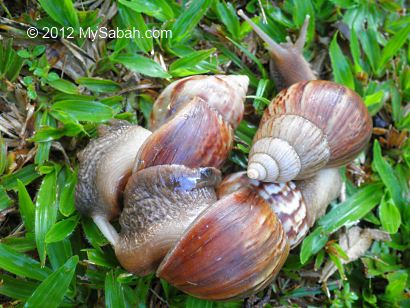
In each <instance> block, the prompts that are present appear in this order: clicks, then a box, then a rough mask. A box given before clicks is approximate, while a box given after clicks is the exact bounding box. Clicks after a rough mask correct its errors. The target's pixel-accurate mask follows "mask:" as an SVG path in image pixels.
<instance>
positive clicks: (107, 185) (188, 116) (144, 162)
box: [75, 75, 249, 245]
mask: <svg viewBox="0 0 410 308" xmlns="http://www.w3.org/2000/svg"><path fill="white" fill-rule="evenodd" d="M201 82H202V83H203V84H204V85H206V86H205V87H200V86H199V85H200V84H201ZM248 83H249V79H248V77H247V76H242V75H215V76H204V75H200V76H191V77H187V78H184V79H181V80H178V81H175V82H173V83H171V84H170V85H169V86H168V87H166V89H165V90H164V91H163V93H162V94H161V95H160V96H159V97H158V99H157V101H156V102H155V104H154V111H153V113H152V117H151V123H159V122H161V123H163V125H162V126H161V127H159V128H158V129H156V130H155V133H154V134H151V132H150V131H149V130H147V129H145V128H143V127H141V126H138V125H131V124H129V123H128V122H126V121H118V120H115V121H112V123H111V126H101V127H100V128H99V131H98V132H99V134H100V138H97V139H95V140H93V141H92V142H90V143H89V144H88V145H87V147H86V148H85V149H84V150H83V151H82V152H81V153H79V155H78V158H79V162H80V168H79V171H78V183H77V186H76V192H75V203H76V207H77V209H78V210H79V212H80V213H82V214H83V215H85V216H90V217H92V218H93V220H94V222H95V223H96V224H97V226H98V227H99V229H100V230H101V231H102V233H103V234H104V235H105V236H106V238H107V239H108V240H109V241H110V243H111V244H113V245H114V244H115V243H116V242H117V240H118V234H117V232H116V230H115V229H114V228H113V227H112V225H111V224H110V223H109V221H110V220H112V219H114V218H116V217H117V216H118V215H119V213H120V212H121V205H122V199H123V191H124V188H125V185H126V184H127V182H128V180H129V177H130V175H131V174H132V172H133V170H134V172H136V171H137V170H141V169H144V168H148V167H150V166H154V165H163V164H180V163H181V162H183V163H184V165H185V166H187V167H192V168H194V167H219V166H220V165H221V164H222V162H223V161H224V160H225V159H226V158H227V156H228V154H229V151H230V149H231V147H232V143H233V130H234V129H235V128H236V126H237V125H238V124H239V122H240V121H241V119H242V114H243V108H244V107H243V102H244V100H245V95H246V92H247V88H248ZM181 97H182V98H184V99H181ZM152 126H153V124H152ZM142 145H144V147H142ZM137 156H138V158H136V157H137Z"/></svg>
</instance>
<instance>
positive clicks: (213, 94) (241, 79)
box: [150, 75, 249, 130]
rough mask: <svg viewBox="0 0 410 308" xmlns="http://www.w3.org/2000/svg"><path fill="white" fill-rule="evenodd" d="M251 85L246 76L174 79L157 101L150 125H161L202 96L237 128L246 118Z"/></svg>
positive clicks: (157, 126) (153, 126) (201, 76)
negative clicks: (248, 92) (245, 112)
mask: <svg viewBox="0 0 410 308" xmlns="http://www.w3.org/2000/svg"><path fill="white" fill-rule="evenodd" d="M248 84H249V78H248V77H247V76H245V75H214V76H206V75H196V76H190V77H186V78H183V79H180V80H177V81H174V82H173V83H171V84H170V85H168V86H167V87H166V88H165V89H164V91H163V92H162V93H161V95H160V96H159V97H158V98H157V100H156V101H155V104H154V108H153V110H152V113H151V122H150V127H151V129H153V130H155V129H157V128H159V127H160V126H161V125H163V124H164V123H165V122H166V121H167V120H168V119H169V118H170V117H171V116H172V115H173V114H174V113H176V112H177V111H179V110H180V109H182V108H183V107H184V106H185V105H186V104H187V103H188V102H189V101H191V100H192V99H193V98H194V97H200V98H202V99H203V100H204V101H205V102H206V103H207V104H208V105H209V106H210V107H212V108H214V109H215V110H217V111H218V112H219V113H220V114H221V115H222V116H223V118H224V119H225V121H226V122H228V123H230V124H231V125H232V127H233V128H236V127H237V126H238V125H239V122H240V121H241V119H242V115H243V109H244V105H243V103H244V101H245V96H246V92H247V90H248Z"/></svg>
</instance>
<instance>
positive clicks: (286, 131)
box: [248, 115, 330, 183]
mask: <svg viewBox="0 0 410 308" xmlns="http://www.w3.org/2000/svg"><path fill="white" fill-rule="evenodd" d="M302 132H303V133H302ZM255 140H256V142H255V143H254V144H253V146H252V150H251V153H250V155H249V166H248V176H249V177H250V178H253V179H257V180H260V181H265V182H277V183H279V182H287V181H290V180H293V179H303V178H307V177H310V176H312V175H313V174H314V173H315V172H317V171H318V170H320V169H321V168H323V167H324V166H325V165H326V163H327V162H328V160H329V157H330V149H329V145H328V143H327V139H326V137H325V135H324V134H323V131H322V130H321V129H320V128H318V127H317V126H316V125H315V124H313V123H312V122H310V121H309V120H306V119H305V118H303V117H301V116H296V115H280V116H277V117H275V116H273V117H272V118H270V119H269V120H267V121H265V123H264V125H263V126H261V127H260V129H259V130H258V132H257V133H256V135H255ZM258 164H259V165H260V166H263V167H264V168H265V170H266V172H265V173H264V172H262V173H261V172H259V171H258V170H257V169H256V168H255V166H256V167H259V166H258ZM272 165H273V166H274V167H272ZM259 168H260V169H262V168H261V167H259ZM270 170H273V171H275V172H276V173H271V172H269V171H270ZM255 171H256V172H255ZM252 173H255V174H256V173H257V175H258V176H253V174H252Z"/></svg>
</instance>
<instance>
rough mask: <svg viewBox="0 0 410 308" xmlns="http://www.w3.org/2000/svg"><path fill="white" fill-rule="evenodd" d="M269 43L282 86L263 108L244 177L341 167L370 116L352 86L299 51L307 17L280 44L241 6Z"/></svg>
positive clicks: (365, 135) (367, 133)
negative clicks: (323, 74)
mask: <svg viewBox="0 0 410 308" xmlns="http://www.w3.org/2000/svg"><path fill="white" fill-rule="evenodd" d="M238 14H239V15H240V16H241V17H243V18H244V19H245V20H246V21H247V22H248V23H249V24H250V25H251V27H252V28H253V29H254V30H255V32H256V33H257V34H258V35H259V36H260V37H261V38H262V39H263V40H264V41H265V42H266V43H267V44H268V49H269V51H270V52H271V55H272V58H273V60H274V63H275V68H276V69H277V74H278V75H279V76H281V77H282V78H281V81H282V82H283V83H284V85H285V86H287V87H288V88H285V89H284V90H282V91H281V92H280V93H279V94H278V95H277V96H276V97H275V98H274V99H273V100H272V102H271V104H270V105H269V107H268V108H266V110H265V112H264V115H263V117H262V120H261V122H260V124H259V129H258V131H257V133H256V135H255V137H254V140H253V145H252V148H251V151H250V155H249V163H248V176H249V177H250V178H252V179H257V180H260V181H265V182H286V181H290V180H293V179H297V180H298V179H306V178H309V177H311V176H312V175H313V174H314V173H315V172H317V171H318V170H320V169H321V168H324V167H327V168H332V167H340V166H342V165H344V164H346V163H348V162H349V161H351V160H352V159H354V158H355V157H356V156H357V154H358V153H359V152H360V151H361V150H362V149H363V147H364V146H365V145H366V144H367V142H368V141H369V139H370V137H371V132H372V120H371V117H370V115H369V113H368V111H367V108H366V106H365V105H364V103H363V101H362V99H361V98H360V96H359V95H357V94H356V93H355V92H354V91H352V90H350V89H348V88H346V87H344V86H342V85H339V84H336V83H333V82H330V81H324V80H314V79H316V77H315V74H314V73H313V71H312V70H311V68H310V65H309V64H308V63H307V62H306V60H305V59H304V57H303V55H302V49H303V45H304V42H305V39H306V31H307V26H308V22H309V18H306V20H305V23H304V25H303V27H302V30H301V34H300V36H299V38H298V39H297V41H296V43H295V44H292V43H291V42H287V43H285V44H278V43H276V42H275V41H274V40H272V39H271V38H270V37H269V36H267V35H266V33H264V32H263V31H262V30H261V29H260V28H259V27H258V26H257V25H256V24H255V23H254V22H253V21H252V20H251V19H250V18H248V17H247V16H246V15H245V14H244V13H243V12H242V11H241V10H240V11H238Z"/></svg>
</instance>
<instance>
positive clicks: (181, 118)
mask: <svg viewBox="0 0 410 308" xmlns="http://www.w3.org/2000/svg"><path fill="white" fill-rule="evenodd" d="M248 83H249V78H248V77H247V76H242V75H216V76H192V77H187V78H184V79H181V80H178V81H175V82H173V83H171V84H170V85H169V86H168V87H166V88H165V90H164V91H163V92H162V94H161V95H160V96H159V97H158V99H157V101H156V102H155V104H154V109H153V113H152V114H153V116H152V117H151V125H152V127H154V128H156V129H155V130H154V132H153V134H152V135H151V136H150V137H149V138H148V139H147V140H146V141H145V143H144V144H143V145H142V147H141V149H140V151H139V153H138V155H137V160H136V165H135V167H134V171H137V170H141V169H144V168H148V167H150V166H155V165H165V164H182V165H185V166H187V167H190V168H197V167H215V168H218V167H220V166H221V165H222V163H223V162H224V161H225V159H226V158H227V157H228V154H229V152H230V150H231V148H232V145H233V138H234V129H235V128H236V127H237V126H238V125H239V122H240V121H241V119H242V115H243V110H244V104H243V103H244V101H245V96H246V91H247V89H248ZM159 125H160V127H158V126H159Z"/></svg>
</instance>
